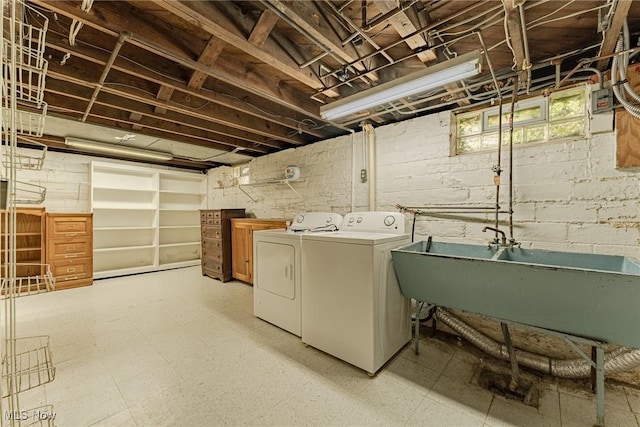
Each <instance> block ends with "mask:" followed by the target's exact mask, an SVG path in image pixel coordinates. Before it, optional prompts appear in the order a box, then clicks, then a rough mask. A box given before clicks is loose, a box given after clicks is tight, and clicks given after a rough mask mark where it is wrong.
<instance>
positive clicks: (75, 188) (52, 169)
mask: <svg viewBox="0 0 640 427" xmlns="http://www.w3.org/2000/svg"><path fill="white" fill-rule="evenodd" d="M18 152H19V153H20V154H21V155H24V156H33V157H39V156H41V153H42V152H41V151H40V150H32V149H26V148H18ZM91 160H94V158H92V157H90V156H80V155H70V154H65V153H56V152H52V151H48V152H47V153H46V156H45V159H44V163H43V167H42V169H41V170H29V169H18V170H17V171H16V180H17V181H22V182H25V183H28V184H33V185H39V186H42V187H45V188H46V194H45V199H44V201H43V202H42V203H40V204H37V205H31V204H25V205H21V206H26V207H31V206H34V207H35V206H37V207H44V208H45V209H46V210H47V212H90V211H91V208H90V199H91V184H90V178H89V175H90V171H91ZM20 188H21V186H20V185H19V184H18V194H17V197H18V198H25V197H29V195H27V194H26V193H24V192H22V191H21V190H20ZM22 188H27V187H22ZM29 198H30V197H29Z"/></svg>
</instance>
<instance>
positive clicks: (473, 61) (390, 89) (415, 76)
mask: <svg viewBox="0 0 640 427" xmlns="http://www.w3.org/2000/svg"><path fill="white" fill-rule="evenodd" d="M481 71H482V55H481V54H480V51H479V50H475V51H473V52H470V53H466V54H464V55H460V56H458V57H456V58H453V59H450V60H448V61H444V62H440V63H438V64H435V65H432V66H430V67H428V68H427V69H425V70H422V71H418V72H416V73H412V74H409V75H407V76H404V77H401V78H399V79H396V80H392V81H390V82H386V83H383V84H381V85H378V86H376V87H373V88H371V89H367V90H365V91H362V92H360V93H357V94H355V95H351V96H348V97H346V98H344V99H340V100H338V101H335V102H332V103H330V104H328V105H324V106H322V107H320V115H321V116H322V118H323V119H326V120H335V119H339V118H341V117H345V116H348V115H350V114H353V113H357V112H359V111H362V110H367V109H369V108H372V107H375V106H378V105H382V104H385V103H387V102H393V101H396V100H398V99H401V98H406V97H407V96H411V95H416V94H418V93H422V92H426V91H428V90H431V89H435V88H437V87H442V86H444V85H446V84H448V83H453V82H456V81H458V80H463V79H466V78H468V77H472V76H475V75H478V74H480V72H481Z"/></svg>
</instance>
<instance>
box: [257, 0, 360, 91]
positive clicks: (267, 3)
mask: <svg viewBox="0 0 640 427" xmlns="http://www.w3.org/2000/svg"><path fill="white" fill-rule="evenodd" d="M260 2H261V3H262V4H263V5H264V6H265V7H267V8H268V9H269V10H271V11H272V12H273V13H275V14H276V15H278V17H279V18H280V19H282V20H283V21H285V22H286V23H287V24H289V25H291V26H292V27H293V28H294V29H295V30H296V31H298V32H299V33H300V34H302V35H303V36H305V37H306V38H307V39H308V40H309V41H310V42H311V43H313V44H315V45H316V46H318V47H319V48H320V49H322V51H323V53H321V54H320V55H317V56H316V57H315V58H312V59H311V60H309V61H306V62H304V63H303V64H300V65H298V67H299V68H301V69H302V68H305V67H307V66H309V65H311V64H313V63H314V62H316V61H317V60H319V59H320V58H322V57H324V56H327V55H330V56H331V57H332V58H333V59H335V60H336V61H337V62H338V63H339V64H341V65H342V66H343V67H344V68H345V69H349V70H351V71H352V72H353V73H354V74H359V70H358V69H357V68H356V67H355V64H357V63H358V62H360V61H355V62H352V63H351V64H347V63H346V62H345V61H344V59H342V58H340V57H339V56H338V55H336V54H335V53H334V52H333V51H332V50H331V49H329V48H327V47H326V46H324V45H323V44H322V43H320V42H319V41H318V40H316V38H315V37H313V36H312V35H311V34H309V32H308V31H306V30H305V29H304V28H302V27H301V26H300V25H298V24H297V23H296V22H295V21H294V20H293V19H291V18H289V16H287V14H286V13H284V12H283V11H281V10H280V9H279V8H278V7H277V6H276V5H274V4H272V3H271V2H270V1H269V0H260ZM362 66H363V67H364V63H363V64H362ZM325 77H326V76H325ZM358 78H360V79H361V80H363V81H364V82H365V83H367V84H370V81H369V80H368V79H367V78H366V75H365V74H362V75H359V76H358ZM325 91H326V89H323V90H322V91H320V93H323V92H325Z"/></svg>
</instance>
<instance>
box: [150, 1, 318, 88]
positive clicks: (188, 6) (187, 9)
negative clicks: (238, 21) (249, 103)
mask: <svg viewBox="0 0 640 427" xmlns="http://www.w3.org/2000/svg"><path fill="white" fill-rule="evenodd" d="M155 3H156V4H157V5H158V6H160V7H162V8H164V9H165V10H167V11H168V12H171V13H173V14H174V15H176V16H179V17H180V18H182V19H184V20H185V21H187V22H190V23H191V24H193V25H195V26H197V27H199V28H202V29H203V30H206V31H207V32H209V33H210V34H212V35H214V36H216V37H218V38H220V39H221V40H224V41H225V42H227V43H229V44H231V45H233V46H234V47H236V48H238V49H240V50H242V51H244V52H245V53H247V54H248V55H251V56H253V57H254V58H256V59H258V60H260V61H261V62H264V63H265V64H268V65H270V66H271V67H273V69H274V70H277V71H279V72H280V73H283V74H284V75H286V76H287V77H289V78H292V79H294V80H297V81H299V82H300V83H302V84H304V85H305V86H308V87H310V88H312V89H316V90H321V89H323V88H324V85H323V84H322V82H321V81H320V80H319V79H317V78H316V77H315V76H314V75H313V73H311V72H309V71H306V70H301V69H300V67H298V64H295V63H294V62H293V61H291V59H290V58H289V56H288V55H287V54H286V52H283V51H282V50H281V49H280V48H279V47H278V46H277V45H276V44H275V42H274V43H272V42H271V41H270V40H266V42H265V44H264V45H263V46H262V48H260V49H259V48H257V47H256V46H254V45H253V44H251V43H249V41H248V40H247V39H246V36H244V35H243V34H241V33H240V32H238V31H237V30H236V28H235V24H234V23H233V22H231V21H230V20H229V19H228V18H227V17H226V16H224V14H222V13H220V12H219V11H218V9H217V8H216V7H215V2H203V1H195V2H178V1H175V0H156V1H155Z"/></svg>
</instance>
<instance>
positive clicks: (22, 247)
mask: <svg viewBox="0 0 640 427" xmlns="http://www.w3.org/2000/svg"><path fill="white" fill-rule="evenodd" d="M0 216H1V220H0V223H1V224H0V235H1V237H2V243H0V245H2V257H1V258H2V260H1V261H0V263H1V264H2V266H4V262H5V257H4V254H5V251H6V250H7V248H6V247H5V238H4V232H5V225H4V223H5V221H6V220H7V212H6V211H2V212H1V213H0ZM15 236H16V260H15V262H16V276H17V277H29V276H41V275H43V274H45V273H46V266H45V262H46V259H45V253H46V246H45V237H46V236H45V210H44V208H18V209H17V210H16V233H15Z"/></svg>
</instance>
